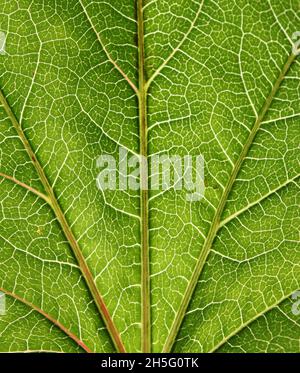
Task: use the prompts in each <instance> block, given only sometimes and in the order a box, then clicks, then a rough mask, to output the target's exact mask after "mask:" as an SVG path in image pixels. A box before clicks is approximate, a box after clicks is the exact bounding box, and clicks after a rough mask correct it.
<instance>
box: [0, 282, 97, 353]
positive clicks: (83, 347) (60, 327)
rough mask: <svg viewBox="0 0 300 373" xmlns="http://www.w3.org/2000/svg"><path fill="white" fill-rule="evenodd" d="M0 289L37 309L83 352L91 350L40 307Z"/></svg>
mask: <svg viewBox="0 0 300 373" xmlns="http://www.w3.org/2000/svg"><path fill="white" fill-rule="evenodd" d="M0 291H2V293H4V294H6V295H8V296H10V297H12V298H14V299H16V300H18V301H19V302H21V303H23V304H25V305H26V306H28V307H30V308H32V309H33V310H35V311H37V312H38V313H39V314H41V315H42V316H44V317H45V318H46V319H47V320H49V321H50V322H51V323H52V324H54V325H55V326H57V327H58V328H59V329H60V330H61V331H63V332H64V333H65V334H66V335H67V336H68V337H70V338H71V339H73V341H75V342H76V343H77V344H78V346H80V347H81V348H82V349H83V350H84V351H85V352H92V351H91V350H90V348H89V347H88V346H87V345H86V344H85V343H83V342H82V341H81V340H80V339H79V338H78V337H77V336H76V335H75V334H73V333H72V332H71V331H70V330H69V329H68V328H66V327H65V326H64V325H62V324H61V323H60V322H59V321H57V320H56V319H54V318H53V317H51V316H50V315H49V314H48V313H46V312H45V311H43V310H42V309H41V308H39V307H37V306H36V305H34V304H32V303H30V302H28V301H27V300H26V299H24V298H21V297H20V296H18V295H17V294H15V293H12V292H10V291H8V290H6V289H3V288H0Z"/></svg>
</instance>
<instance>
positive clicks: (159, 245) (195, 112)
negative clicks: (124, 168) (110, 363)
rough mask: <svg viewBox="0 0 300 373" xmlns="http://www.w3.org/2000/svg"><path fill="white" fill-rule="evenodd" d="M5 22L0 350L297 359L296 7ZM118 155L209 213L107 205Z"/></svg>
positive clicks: (0, 17) (125, 0) (151, 8)
mask: <svg viewBox="0 0 300 373" xmlns="http://www.w3.org/2000/svg"><path fill="white" fill-rule="evenodd" d="M0 5H1V7H0V25H1V31H2V32H4V33H5V34H6V35H7V39H6V45H5V54H2V55H0V89H1V93H0V102H1V107H0V144H1V145H0V146H1V149H0V176H1V178H0V203H1V208H0V223H1V224H0V261H1V265H0V290H1V291H2V292H4V293H5V294H6V303H7V304H6V314H5V315H3V316H0V336H1V338H0V350H1V351H55V352H61V351H63V352H84V351H87V352H90V351H94V352H112V351H124V350H126V351H129V352H137V351H153V352H161V351H166V352H169V351H175V352H219V351H221V352H232V351H238V352H266V351H271V352H299V348H300V346H299V334H300V328H299V316H297V315H295V314H294V313H293V312H292V308H293V302H294V301H293V300H292V298H291V296H292V294H294V293H295V292H296V291H297V290H298V289H299V288H300V250H299V226H300V225H299V222H300V216H299V201H300V196H299V174H300V167H299V164H300V162H299V160H300V159H299V139H300V135H299V133H300V132H299V118H300V112H299V99H300V88H299V87H300V85H299V82H300V63H299V59H297V57H296V56H295V55H294V54H293V53H292V47H293V43H294V41H293V39H292V35H293V33H294V32H295V31H298V30H297V27H298V25H299V19H300V15H299V9H300V8H299V7H300V4H299V1H298V0H284V1H279V0H266V1H258V0H255V1H246V0H238V1H234V2H232V1H228V0H222V1H218V2H214V1H206V0H203V1H189V2H186V1H183V0H171V1H156V0H152V1H150V0H149V1H142V0H136V1H132V0H122V1H120V0H118V1H117V0H112V1H104V0H97V1H96V0H94V1H85V0H76V1H75V0H70V1H63V0H55V1H54V0H53V1H43V0H37V1H34V2H32V1H28V0H21V1H6V0H1V4H0ZM120 146H121V147H123V148H124V149H126V150H127V151H128V153H129V154H130V155H145V156H147V157H148V159H149V160H150V159H151V157H153V156H154V155H158V154H166V155H168V156H175V155H177V156H178V155H179V156H181V157H184V156H185V155H193V156H196V155H199V154H201V155H203V157H204V159H205V193H204V198H203V199H202V200H200V201H194V202H190V201H188V200H187V199H186V191H185V190H181V191H179V190H176V189H175V188H169V189H168V190H163V191H152V190H149V191H142V192H140V191H138V190H107V191H101V190H99V188H97V184H96V178H97V175H98V174H99V168H98V167H97V158H98V157H99V156H101V155H103V154H110V155H113V156H114V157H115V158H116V159H118V156H119V147H120ZM148 176H149V175H146V174H143V172H142V174H141V178H142V179H143V178H145V180H147V179H148Z"/></svg>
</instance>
